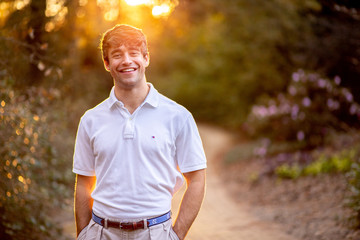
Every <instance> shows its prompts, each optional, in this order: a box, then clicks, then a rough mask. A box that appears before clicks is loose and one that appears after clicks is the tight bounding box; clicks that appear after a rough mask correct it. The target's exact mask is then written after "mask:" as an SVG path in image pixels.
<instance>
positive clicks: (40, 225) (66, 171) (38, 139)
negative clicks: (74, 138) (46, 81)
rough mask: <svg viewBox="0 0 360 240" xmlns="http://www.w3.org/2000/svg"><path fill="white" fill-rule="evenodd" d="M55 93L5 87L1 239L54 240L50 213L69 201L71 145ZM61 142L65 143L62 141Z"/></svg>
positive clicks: (0, 118) (1, 92) (0, 90)
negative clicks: (65, 201) (19, 90)
mask: <svg viewBox="0 0 360 240" xmlns="http://www.w3.org/2000/svg"><path fill="white" fill-rule="evenodd" d="M59 99H60V96H59V92H58V91H57V90H56V89H51V90H46V89H44V88H30V89H28V90H27V91H26V94H21V95H20V94H18V93H17V92H15V91H13V90H11V89H9V88H8V87H7V86H6V85H5V83H4V82H0V132H1V135H0V155H1V160H0V161H1V163H0V167H1V171H0V216H1V221H0V238H1V239H5V240H6V239H55V238H57V237H55V235H54V234H59V231H60V230H59V229H57V228H56V227H55V226H54V224H53V220H52V219H51V217H50V216H49V214H50V211H54V209H59V208H61V207H62V204H63V202H64V199H66V198H68V197H70V194H71V189H72V187H70V186H71V185H70V184H71V183H72V178H73V176H72V173H71V171H70V168H71V162H69V160H70V161H71V155H69V154H71V153H72V149H71V148H69V146H70V145H69V144H68V143H70V140H69V141H68V140H67V139H69V137H68V136H69V135H66V131H64V129H62V128H61V126H63V122H64V121H61V118H63V116H64V115H63V114H64V113H61V111H62V110H63V109H61V108H58V109H57V108H56V102H57V101H56V100H59ZM60 139H61V141H60Z"/></svg>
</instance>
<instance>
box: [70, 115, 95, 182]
mask: <svg viewBox="0 0 360 240" xmlns="http://www.w3.org/2000/svg"><path fill="white" fill-rule="evenodd" d="M94 166H95V157H94V154H93V150H92V147H91V141H90V138H89V135H88V133H87V132H86V128H85V126H84V123H83V118H82V119H81V120H80V124H79V127H78V131H77V134H76V140H75V149H74V164H73V172H74V173H76V174H80V175H84V176H95V167H94Z"/></svg>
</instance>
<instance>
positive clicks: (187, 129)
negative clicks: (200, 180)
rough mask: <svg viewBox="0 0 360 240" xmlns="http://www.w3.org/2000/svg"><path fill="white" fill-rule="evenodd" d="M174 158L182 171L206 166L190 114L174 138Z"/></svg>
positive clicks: (191, 170)
mask: <svg viewBox="0 0 360 240" xmlns="http://www.w3.org/2000/svg"><path fill="white" fill-rule="evenodd" d="M175 144H176V160H177V163H178V166H179V168H180V171H181V172H182V173H187V172H193V171H197V170H200V169H205V168H206V157H205V152H204V148H203V145H202V141H201V138H200V134H199V131H198V128H197V126H196V123H195V120H194V118H193V117H192V115H191V114H190V116H189V117H188V118H187V120H186V121H185V124H184V126H183V127H182V129H181V130H180V131H179V134H178V135H177V137H176V140H175Z"/></svg>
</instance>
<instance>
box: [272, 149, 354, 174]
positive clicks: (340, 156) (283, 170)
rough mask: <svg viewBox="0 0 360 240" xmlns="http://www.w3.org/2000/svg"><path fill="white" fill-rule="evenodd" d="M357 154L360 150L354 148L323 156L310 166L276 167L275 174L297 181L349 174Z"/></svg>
mask: <svg viewBox="0 0 360 240" xmlns="http://www.w3.org/2000/svg"><path fill="white" fill-rule="evenodd" d="M357 154H358V150H355V148H352V149H345V150H343V151H341V152H339V153H333V154H332V155H331V156H326V155H324V154H322V155H320V156H318V157H317V159H316V160H314V161H312V162H311V163H308V164H303V165H301V164H299V163H297V162H295V163H293V164H290V163H284V164H281V165H280V166H278V167H276V169H275V174H276V175H277V176H278V177H280V178H289V179H296V178H298V177H301V176H317V175H320V174H324V173H347V172H349V171H350V169H351V165H352V164H353V163H354V159H355V156H356V155H357Z"/></svg>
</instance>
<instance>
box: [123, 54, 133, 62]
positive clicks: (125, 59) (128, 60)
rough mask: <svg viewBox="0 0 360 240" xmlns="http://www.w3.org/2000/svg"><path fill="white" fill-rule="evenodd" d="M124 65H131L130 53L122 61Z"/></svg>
mask: <svg viewBox="0 0 360 240" xmlns="http://www.w3.org/2000/svg"><path fill="white" fill-rule="evenodd" d="M122 64H123V65H129V64H131V58H130V55H129V54H128V53H125V54H124V56H123V59H122Z"/></svg>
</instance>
